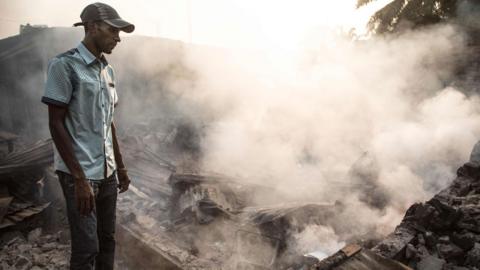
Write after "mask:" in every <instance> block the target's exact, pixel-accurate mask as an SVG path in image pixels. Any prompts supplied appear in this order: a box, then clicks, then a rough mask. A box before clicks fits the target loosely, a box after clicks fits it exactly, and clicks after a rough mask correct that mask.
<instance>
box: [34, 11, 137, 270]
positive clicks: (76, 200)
mask: <svg viewBox="0 0 480 270" xmlns="http://www.w3.org/2000/svg"><path fill="white" fill-rule="evenodd" d="M80 18H81V20H82V22H80V23H76V24H74V25H75V26H78V25H83V26H84V28H85V37H84V39H83V41H82V42H81V43H80V44H79V45H78V46H77V47H76V48H75V49H71V50H69V51H67V52H65V53H63V54H61V55H58V56H56V57H54V58H53V59H52V60H51V61H50V63H49V66H48V73H47V83H46V87H45V94H44V96H43V97H42V102H44V103H46V104H47V105H48V117H49V127H50V133H51V135H52V139H53V142H54V143H55V148H56V149H55V169H56V171H57V174H58V177H59V180H60V183H61V186H62V189H63V193H64V196H65V201H66V204H67V215H68V221H69V224H70V233H71V240H72V255H71V258H70V269H94V268H95V269H113V261H114V252H115V238H114V234H115V211H116V200H117V178H118V182H119V184H118V188H119V189H120V193H122V192H125V191H126V190H127V189H128V186H129V183H130V180H129V178H128V175H127V170H126V168H125V165H124V164H123V161H122V155H121V153H120V149H119V146H118V141H117V136H116V130H115V125H114V123H113V111H114V107H115V105H116V104H117V101H118V98H117V92H116V90H115V87H116V82H115V73H114V71H113V68H112V67H111V66H110V65H109V64H108V62H107V60H106V59H105V57H104V54H105V53H106V54H110V53H111V52H112V50H113V49H114V48H115V46H116V45H117V43H118V42H120V37H119V31H125V32H127V33H131V32H132V31H133V30H134V28H135V27H134V25H133V24H131V23H128V22H126V21H124V20H122V19H121V18H120V16H119V15H118V13H117V12H116V11H115V10H114V9H113V8H112V7H111V6H108V5H106V4H103V3H94V4H91V5H88V6H87V7H85V9H84V10H83V11H82V13H81V15H80Z"/></svg>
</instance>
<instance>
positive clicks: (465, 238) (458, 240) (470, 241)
mask: <svg viewBox="0 0 480 270" xmlns="http://www.w3.org/2000/svg"><path fill="white" fill-rule="evenodd" d="M475 240H476V237H475V235H474V234H473V233H471V232H466V233H456V232H454V233H453V235H452V242H453V243H455V244H456V245H457V246H459V247H460V248H462V249H463V250H465V251H468V250H470V249H472V248H473V246H474V245H475Z"/></svg>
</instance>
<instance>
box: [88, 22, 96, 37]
mask: <svg viewBox="0 0 480 270" xmlns="http://www.w3.org/2000/svg"><path fill="white" fill-rule="evenodd" d="M87 30H88V33H90V34H95V33H97V31H98V24H97V23H96V22H88V23H87Z"/></svg>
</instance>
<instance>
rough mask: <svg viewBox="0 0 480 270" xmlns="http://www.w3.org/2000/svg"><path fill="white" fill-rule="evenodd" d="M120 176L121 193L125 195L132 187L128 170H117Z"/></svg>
mask: <svg viewBox="0 0 480 270" xmlns="http://www.w3.org/2000/svg"><path fill="white" fill-rule="evenodd" d="M117 176H118V188H119V189H120V192H119V193H123V192H125V191H127V190H128V186H129V185H130V178H128V174H127V169H125V168H119V169H117Z"/></svg>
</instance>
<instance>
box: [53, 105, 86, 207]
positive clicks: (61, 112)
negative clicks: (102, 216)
mask: <svg viewBox="0 0 480 270" xmlns="http://www.w3.org/2000/svg"><path fill="white" fill-rule="evenodd" d="M66 114H67V108H66V107H60V106H56V105H52V104H49V105H48V122H49V128H50V134H51V135H52V140H53V142H54V143H55V146H56V148H57V150H58V153H59V154H60V156H61V157H62V159H63V161H64V162H65V165H66V166H67V168H68V169H69V170H70V173H71V175H72V177H73V179H75V198H76V202H77V208H78V210H79V212H80V214H82V215H87V214H89V213H90V212H91V211H92V209H93V205H94V197H93V192H92V189H91V187H90V185H89V184H88V182H87V179H86V177H85V173H84V172H83V169H82V167H81V166H80V163H79V162H78V159H77V158H76V156H75V152H74V150H73V144H72V139H71V138H70V135H69V134H68V132H67V129H66V128H65V124H64V121H65V116H66Z"/></svg>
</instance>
